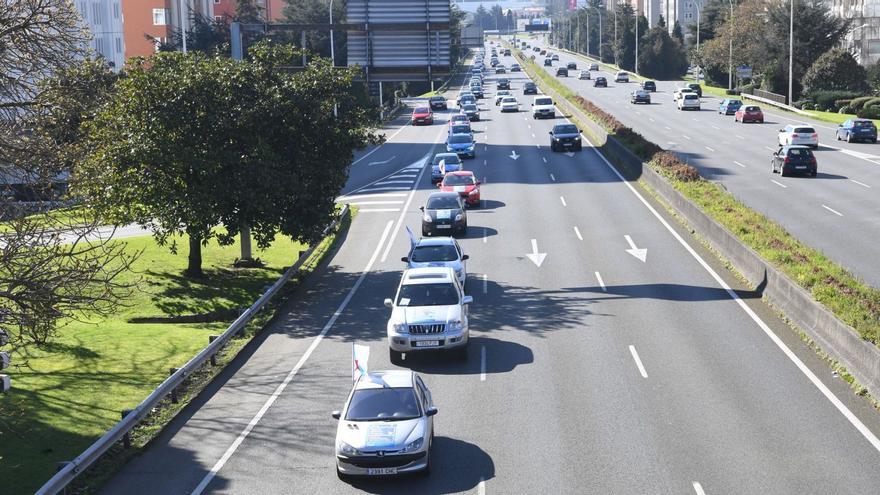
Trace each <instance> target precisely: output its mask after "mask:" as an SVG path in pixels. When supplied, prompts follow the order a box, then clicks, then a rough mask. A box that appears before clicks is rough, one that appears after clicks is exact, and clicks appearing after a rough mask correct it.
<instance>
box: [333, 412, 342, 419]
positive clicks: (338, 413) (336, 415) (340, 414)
mask: <svg viewBox="0 0 880 495" xmlns="http://www.w3.org/2000/svg"><path fill="white" fill-rule="evenodd" d="M330 416H333V419H339V418H341V417H342V412H340V411H333V412H332V413H330Z"/></svg>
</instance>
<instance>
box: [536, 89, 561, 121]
mask: <svg viewBox="0 0 880 495" xmlns="http://www.w3.org/2000/svg"><path fill="white" fill-rule="evenodd" d="M532 117H534V118H536V119H555V118H556V107H554V106H553V98H550V97H549V96H543V95H542V96H536V97H535V100H534V102H532Z"/></svg>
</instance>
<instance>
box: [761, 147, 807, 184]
mask: <svg viewBox="0 0 880 495" xmlns="http://www.w3.org/2000/svg"><path fill="white" fill-rule="evenodd" d="M770 166H771V169H770V171H771V172H772V173H774V174H775V173H776V172H779V173H780V174H782V176H783V177H785V176H786V175H789V174H792V173H795V174H807V175H811V176H813V177H815V176H816V174H817V173H818V171H817V167H816V157H815V155H813V150H811V149H810V148H809V147H808V146H795V145H788V146H780V147H779V150H777V151H776V153H773V156H772V157H771V158H770Z"/></svg>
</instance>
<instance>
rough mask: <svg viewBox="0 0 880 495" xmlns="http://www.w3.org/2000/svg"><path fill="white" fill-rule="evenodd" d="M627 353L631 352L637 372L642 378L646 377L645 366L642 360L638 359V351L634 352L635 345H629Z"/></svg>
mask: <svg viewBox="0 0 880 495" xmlns="http://www.w3.org/2000/svg"><path fill="white" fill-rule="evenodd" d="M629 353H630V354H632V357H633V360H635V362H636V366H637V367H638V368H639V373H641V374H642V378H648V372H647V371H645V366H644V365H643V364H642V360H641V359H639V353H638V352H636V348H635V346H632V345H631V346H629Z"/></svg>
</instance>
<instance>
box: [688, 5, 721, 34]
mask: <svg viewBox="0 0 880 495" xmlns="http://www.w3.org/2000/svg"><path fill="white" fill-rule="evenodd" d="M728 5H729V4H728V3H727V0H708V1H705V2H703V6H702V7H700V14H699V18H700V24H699V27H700V36H699V39H700V43H705V42H707V41H709V40H711V39H712V38H714V37H715V32H716V31H717V29H718V26H720V25H721V24H722V23H723V22H724V20H725V19H726V18H727V17H726V15H725V13H726V12H729V6H728ZM685 30H686V32H687V34H688V35H689V36H690V38H691V39H692V40H693V41H694V43H696V41H697V23H696V22H691V23H689V24H688V25H687V26H686V28H685Z"/></svg>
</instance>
